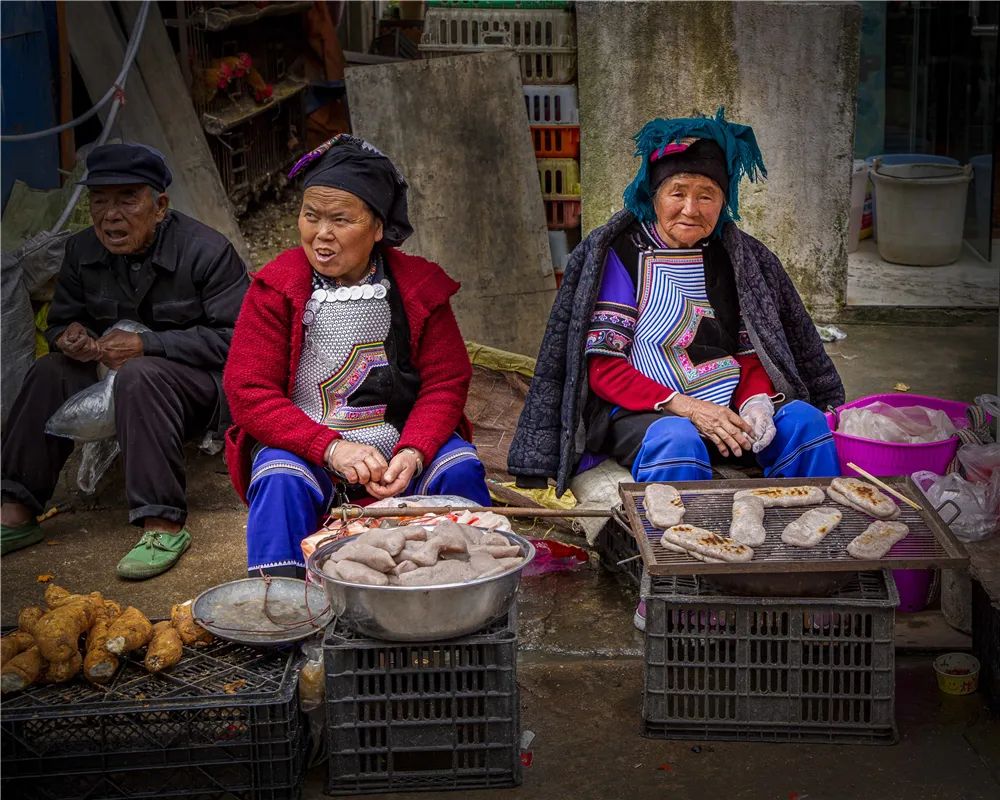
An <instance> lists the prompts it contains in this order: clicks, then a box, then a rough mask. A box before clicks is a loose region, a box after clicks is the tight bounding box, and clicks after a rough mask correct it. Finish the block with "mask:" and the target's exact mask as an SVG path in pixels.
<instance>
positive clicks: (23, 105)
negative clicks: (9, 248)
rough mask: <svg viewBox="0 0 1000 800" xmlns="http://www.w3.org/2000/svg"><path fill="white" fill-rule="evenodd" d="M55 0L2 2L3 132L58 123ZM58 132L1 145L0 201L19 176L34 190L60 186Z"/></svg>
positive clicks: (0, 108)
mask: <svg viewBox="0 0 1000 800" xmlns="http://www.w3.org/2000/svg"><path fill="white" fill-rule="evenodd" d="M54 8H55V4H54V3H40V2H24V1H23V0H3V2H0V124H2V130H3V132H4V133H5V134H8V133H29V132H31V131H36V130H41V129H43V128H48V127H51V126H52V125H54V124H55V123H56V114H55V100H54V98H53V76H54V75H55V64H56V62H55V60H54V59H53V58H52V53H53V50H54V49H55V48H54V44H55V28H54V25H53V23H54V19H55V12H54ZM58 168H59V137H58V135H53V136H46V137H45V138H44V139H36V140H34V141H29V142H16V143H11V142H3V144H2V145H0V180H2V187H0V190H2V201H3V205H4V206H6V205H7V198H8V196H9V195H10V190H11V187H12V186H13V185H14V181H15V179H18V180H22V181H24V182H25V183H27V184H28V185H29V186H32V187H34V188H36V189H52V188H55V187H57V186H59V172H58Z"/></svg>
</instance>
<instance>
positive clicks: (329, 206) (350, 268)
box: [299, 186, 382, 283]
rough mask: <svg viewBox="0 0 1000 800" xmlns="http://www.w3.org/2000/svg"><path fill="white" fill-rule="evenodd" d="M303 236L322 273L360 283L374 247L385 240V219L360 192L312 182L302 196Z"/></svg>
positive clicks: (313, 261) (305, 247) (313, 262)
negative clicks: (383, 224) (358, 193)
mask: <svg viewBox="0 0 1000 800" xmlns="http://www.w3.org/2000/svg"><path fill="white" fill-rule="evenodd" d="M299 236H300V237H301V239H302V247H303V249H304V250H305V251H306V258H308V259H309V263H310V264H312V267H313V269H315V270H316V271H317V272H318V273H320V275H325V276H326V277H328V278H335V279H338V280H341V281H343V282H344V283H357V282H358V281H360V280H361V279H362V278H363V277H364V275H365V273H366V272H367V271H368V266H369V263H370V260H371V253H372V248H373V247H375V243H376V242H379V241H381V240H382V220H380V219H379V218H378V217H377V216H375V214H373V213H372V210H371V209H370V208H369V207H368V205H367V203H365V201H364V200H362V199H361V198H360V197H358V196H357V195H353V194H351V193H350V192H345V191H344V190H343V189H334V188H331V187H329V186H310V187H309V188H308V189H306V191H305V194H303V196H302V209H301V210H300V211H299Z"/></svg>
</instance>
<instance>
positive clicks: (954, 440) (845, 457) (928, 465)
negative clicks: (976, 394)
mask: <svg viewBox="0 0 1000 800" xmlns="http://www.w3.org/2000/svg"><path fill="white" fill-rule="evenodd" d="M878 402H882V403H885V404H886V405H889V406H894V407H896V408H902V407H904V406H924V407H925V408H933V409H935V410H937V411H943V412H944V413H945V414H947V415H948V416H949V417H950V418H951V421H952V422H954V423H955V427H958V428H964V427H966V426H967V425H968V419H967V418H966V416H965V410H966V409H967V408H968V407H969V404H968V403H962V402H959V401H957V400H942V399H941V398H939V397H927V396H925V395H919V394H873V395H870V396H868V397H862V398H860V399H858V400H855V401H854V402H853V403H845V404H844V405H842V406H838V407H837V408H836V409H834V411H833V412H832V413H827V415H826V419H827V422H828V423H829V425H830V430H831V431H833V441H834V443H835V444H836V445H837V460H838V461H839V462H840V473H841V474H842V475H854V476H856V473H855V472H854V471H853V470H852V469H850V468H849V467H848V466H847V462H848V461H853V462H854V463H855V464H857V465H858V466H859V467H861V468H862V469H864V470H867V471H868V472H870V473H871V474H872V475H909V474H911V473H913V472H919V471H920V470H924V469H926V470H929V471H930V472H934V473H937V474H938V475H943V474H944V473H945V470H947V469H948V465H949V464H950V463H951V460H952V459H953V458H954V457H955V453H956V452H958V444H959V441H958V437H957V436H952V437H951V438H950V439H944V440H943V441H940V442H926V443H923V444H904V443H899V442H877V441H874V440H872V439H862V438H861V437H860V436H848V435H847V434H846V433H838V432H837V420H838V419H839V416H840V413H841V412H842V411H844V410H845V409H848V408H863V407H864V406H869V405H871V404H872V403H878Z"/></svg>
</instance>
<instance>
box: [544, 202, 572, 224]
mask: <svg viewBox="0 0 1000 800" xmlns="http://www.w3.org/2000/svg"><path fill="white" fill-rule="evenodd" d="M543 202H544V203H545V220H546V224H547V225H548V228H549V230H550V231H561V230H565V229H566V228H575V227H577V226H578V225H579V224H580V214H581V211H582V208H581V205H580V201H579V200H545V201H543Z"/></svg>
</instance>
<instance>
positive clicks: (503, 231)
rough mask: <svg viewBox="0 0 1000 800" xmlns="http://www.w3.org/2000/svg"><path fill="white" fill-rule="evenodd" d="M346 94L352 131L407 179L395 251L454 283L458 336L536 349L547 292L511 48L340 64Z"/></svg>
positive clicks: (544, 245) (548, 278)
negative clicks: (407, 229) (404, 221)
mask: <svg viewBox="0 0 1000 800" xmlns="http://www.w3.org/2000/svg"><path fill="white" fill-rule="evenodd" d="M347 93H348V101H349V104H350V109H351V125H352V127H353V129H354V132H355V133H356V134H357V135H358V136H362V137H364V138H365V139H368V140H369V141H370V142H371V143H372V144H374V145H375V146H376V147H378V148H379V149H380V150H382V151H383V152H385V153H386V155H388V156H389V157H391V158H392V159H393V161H394V162H395V163H396V165H397V166H398V167H399V169H400V171H401V172H402V173H403V175H404V176H406V179H407V180H408V181H409V183H410V193H409V212H410V221H411V223H412V224H413V229H414V234H413V236H412V237H411V238H410V239H408V240H407V241H406V242H404V243H403V249H404V250H406V251H407V252H409V253H414V254H416V255H420V256H423V257H425V258H428V259H430V260H431V261H435V262H437V263H438V264H440V265H441V266H442V267H443V268H444V269H445V270H446V271H447V272H448V273H449V274H450V275H451V276H452V277H453V278H454V279H455V280H458V281H461V282H462V291H461V292H460V293H459V294H458V296H457V297H456V298H455V299H453V300H452V307H453V308H454V309H455V315H456V316H457V317H458V322H459V325H460V326H461V328H462V334H463V335H464V336H465V338H466V339H468V340H472V341H476V342H479V343H481V344H488V345H492V346H493V347H498V348H500V349H502V350H510V351H512V352H515V353H523V354H525V355H529V356H534V355H536V354H537V353H538V346H539V345H540V344H541V340H542V334H543V333H544V331H545V324H546V322H547V321H548V318H549V311H550V310H551V308H552V301H553V300H554V299H555V294H556V290H555V278H554V277H553V274H552V256H551V253H550V251H549V239H548V234H547V231H546V228H545V210H544V207H543V205H542V194H541V190H540V188H539V182H538V169H537V166H536V164H535V151H534V146H533V145H532V143H531V134H530V131H529V129H528V120H527V115H526V113H525V110H524V93H523V90H522V89H521V74H520V69H519V67H518V62H517V58H516V56H515V55H514V53H513V52H511V51H504V52H499V53H483V54H478V55H463V56H454V57H448V58H429V59H425V60H421V61H406V62H401V63H398V64H384V65H379V66H372V67H355V68H349V69H348V70H347Z"/></svg>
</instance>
